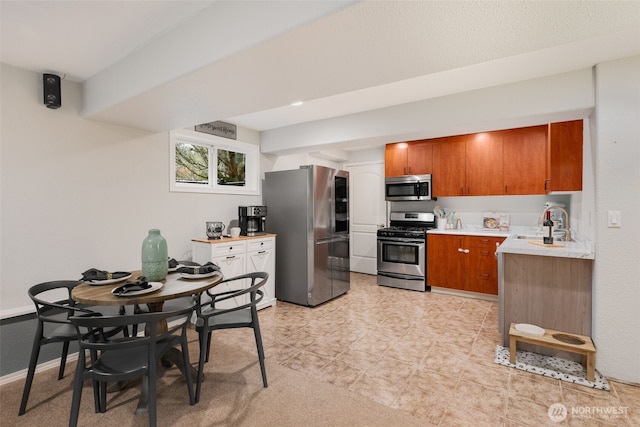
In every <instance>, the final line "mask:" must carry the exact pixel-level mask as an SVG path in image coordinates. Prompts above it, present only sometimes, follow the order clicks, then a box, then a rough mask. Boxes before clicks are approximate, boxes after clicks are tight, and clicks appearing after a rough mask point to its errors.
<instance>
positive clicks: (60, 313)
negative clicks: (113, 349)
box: [18, 280, 127, 415]
mask: <svg viewBox="0 0 640 427" xmlns="http://www.w3.org/2000/svg"><path fill="white" fill-rule="evenodd" d="M80 283H82V282H79V281H77V280H57V281H52V282H44V283H39V284H37V285H34V286H32V287H31V288H29V290H28V291H27V294H28V295H29V298H31V300H32V301H33V303H34V304H35V306H36V314H37V320H38V326H37V327H36V333H35V335H34V338H33V347H32V349H31V358H30V359H29V368H28V370H27V379H26V381H25V383H24V390H23V392H22V401H21V402H20V410H19V412H18V415H23V414H24V413H25V411H26V409H27V401H28V400H29V393H30V392H31V385H32V384H33V376H34V374H35V370H36V365H37V364H38V357H39V355H40V348H41V347H42V346H43V345H45V344H50V343H62V356H61V357H60V368H59V370H58V380H61V379H62V378H63V377H64V369H65V365H66V363H67V354H68V352H69V343H71V342H73V341H77V339H78V334H77V333H76V329H75V328H74V327H73V325H71V322H70V321H69V317H71V316H79V315H85V316H100V315H101V313H99V312H96V311H93V310H90V309H88V308H87V307H84V306H78V305H77V304H76V302H75V301H74V300H73V299H72V298H71V291H72V290H73V288H75V287H76V286H78V285H79V284H80ZM120 331H122V332H124V333H126V332H127V331H126V330H124V329H123V328H115V329H110V330H108V331H107V332H108V334H109V335H110V336H112V335H115V334H117V333H119V332H120Z"/></svg>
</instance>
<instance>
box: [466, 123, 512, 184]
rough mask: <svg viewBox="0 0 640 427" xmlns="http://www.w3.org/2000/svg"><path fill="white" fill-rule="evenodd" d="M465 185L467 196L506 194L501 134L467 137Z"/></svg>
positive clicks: (488, 133) (478, 134)
mask: <svg viewBox="0 0 640 427" xmlns="http://www.w3.org/2000/svg"><path fill="white" fill-rule="evenodd" d="M465 183H466V192H465V195H467V196H495V195H502V194H504V187H503V164H502V136H501V134H500V132H482V133H477V134H474V135H467V136H466V137H465Z"/></svg>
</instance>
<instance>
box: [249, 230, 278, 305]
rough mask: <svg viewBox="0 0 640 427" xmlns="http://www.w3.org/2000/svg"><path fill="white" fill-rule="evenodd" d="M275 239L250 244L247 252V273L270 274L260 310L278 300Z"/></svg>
mask: <svg viewBox="0 0 640 427" xmlns="http://www.w3.org/2000/svg"><path fill="white" fill-rule="evenodd" d="M274 244H275V239H273V238H271V239H264V240H256V241H251V242H249V247H248V251H247V268H246V270H245V271H246V272H247V273H252V272H254V271H265V272H267V273H269V279H268V280H267V283H266V284H265V285H264V287H263V288H262V290H263V292H264V297H263V298H262V302H261V303H260V305H259V306H258V309H260V308H263V307H266V306H268V305H272V304H273V303H274V302H275V299H276V292H275V291H276V287H275V280H276V257H275V247H274Z"/></svg>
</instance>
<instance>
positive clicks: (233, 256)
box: [227, 255, 236, 259]
mask: <svg viewBox="0 0 640 427" xmlns="http://www.w3.org/2000/svg"><path fill="white" fill-rule="evenodd" d="M235 257H236V256H235V255H231V256H228V257H227V259H231V258H235Z"/></svg>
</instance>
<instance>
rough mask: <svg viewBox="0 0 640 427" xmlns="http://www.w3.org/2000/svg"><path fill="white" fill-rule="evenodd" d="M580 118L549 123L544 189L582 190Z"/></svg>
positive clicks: (581, 132)
mask: <svg viewBox="0 0 640 427" xmlns="http://www.w3.org/2000/svg"><path fill="white" fill-rule="evenodd" d="M582 127H583V125H582V120H573V121H569V122H560V123H550V124H549V134H548V141H547V181H546V182H545V189H546V191H547V192H548V193H549V192H552V191H582V140H583V130H582Z"/></svg>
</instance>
